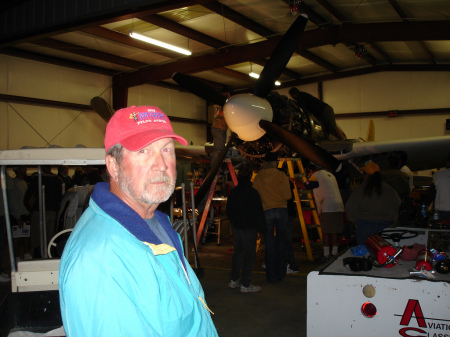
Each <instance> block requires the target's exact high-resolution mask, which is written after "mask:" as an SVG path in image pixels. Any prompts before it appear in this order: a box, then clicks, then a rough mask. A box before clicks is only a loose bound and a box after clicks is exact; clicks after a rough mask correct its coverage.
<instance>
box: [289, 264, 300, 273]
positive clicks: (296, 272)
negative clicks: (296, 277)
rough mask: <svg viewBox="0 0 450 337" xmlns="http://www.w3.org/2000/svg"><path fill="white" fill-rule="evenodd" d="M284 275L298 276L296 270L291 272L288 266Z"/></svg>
mask: <svg viewBox="0 0 450 337" xmlns="http://www.w3.org/2000/svg"><path fill="white" fill-rule="evenodd" d="M286 274H298V270H293V269H291V268H290V267H289V265H288V266H287V269H286Z"/></svg>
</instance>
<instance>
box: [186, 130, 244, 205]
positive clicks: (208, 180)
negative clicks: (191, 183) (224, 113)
mask: <svg viewBox="0 0 450 337" xmlns="http://www.w3.org/2000/svg"><path fill="white" fill-rule="evenodd" d="M237 138H238V137H237V135H236V134H235V133H234V132H233V133H232V134H231V136H230V138H229V139H228V142H227V145H225V148H224V149H223V151H222V152H221V153H220V155H219V157H218V158H217V161H216V163H215V164H214V166H213V167H211V170H209V173H208V174H207V176H206V177H205V180H203V183H202V184H201V186H200V187H199V189H198V190H197V193H196V194H195V204H196V205H200V203H201V201H202V200H203V198H204V197H205V195H206V194H207V193H208V191H209V189H210V187H211V184H212V182H213V181H214V178H215V177H216V174H217V172H218V171H219V169H220V167H221V166H222V162H223V161H224V159H225V157H226V155H227V152H228V149H229V148H230V147H231V146H232V145H233V143H234V141H235V140H236V139H237Z"/></svg>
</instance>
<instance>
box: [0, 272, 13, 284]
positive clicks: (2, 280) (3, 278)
mask: <svg viewBox="0 0 450 337" xmlns="http://www.w3.org/2000/svg"><path fill="white" fill-rule="evenodd" d="M9 281H11V279H10V278H9V276H7V275H6V274H1V275H0V283H6V282H9Z"/></svg>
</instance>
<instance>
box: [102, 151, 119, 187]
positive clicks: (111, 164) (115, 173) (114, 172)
mask: <svg viewBox="0 0 450 337" xmlns="http://www.w3.org/2000/svg"><path fill="white" fill-rule="evenodd" d="M105 164H106V169H107V170H108V173H109V176H110V177H111V180H113V181H117V180H118V177H119V164H118V163H117V160H116V157H114V156H111V155H109V154H108V155H107V156H106V158H105Z"/></svg>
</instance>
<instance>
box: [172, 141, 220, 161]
mask: <svg viewBox="0 0 450 337" xmlns="http://www.w3.org/2000/svg"><path fill="white" fill-rule="evenodd" d="M212 149H213V146H212V144H211V145H208V144H205V145H187V146H183V145H179V144H176V145H175V153H176V155H177V159H187V160H193V161H210V160H211V159H210V156H211V153H212Z"/></svg>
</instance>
